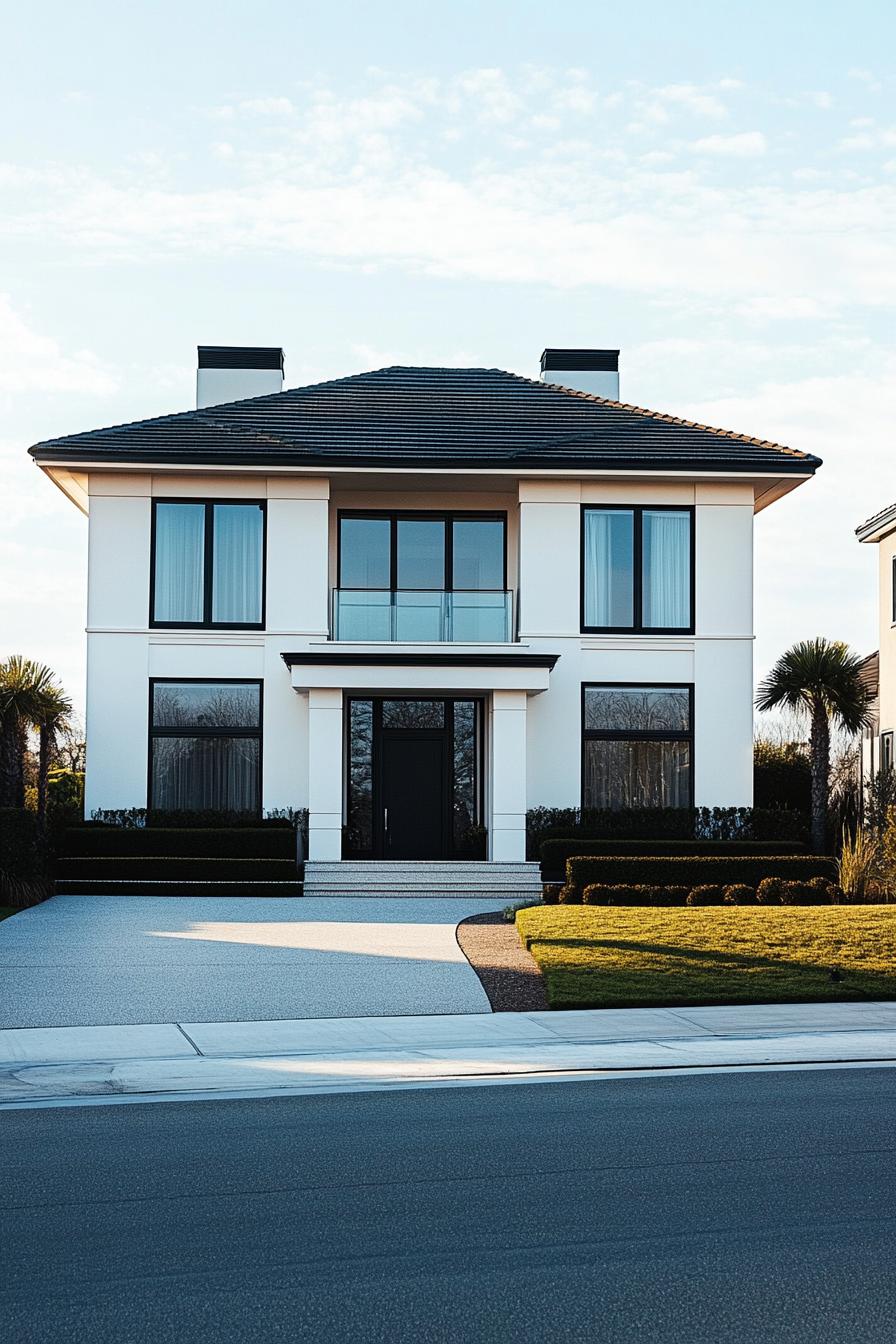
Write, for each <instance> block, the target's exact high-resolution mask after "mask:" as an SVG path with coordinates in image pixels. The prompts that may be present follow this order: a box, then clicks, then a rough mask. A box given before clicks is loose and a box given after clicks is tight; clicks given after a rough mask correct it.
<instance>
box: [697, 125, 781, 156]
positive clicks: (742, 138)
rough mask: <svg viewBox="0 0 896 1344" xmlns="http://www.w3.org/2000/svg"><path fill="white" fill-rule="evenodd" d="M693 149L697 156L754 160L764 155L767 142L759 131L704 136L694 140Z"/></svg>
mask: <svg viewBox="0 0 896 1344" xmlns="http://www.w3.org/2000/svg"><path fill="white" fill-rule="evenodd" d="M693 148H694V149H695V150H696V151H697V153H698V154H715V155H719V156H720V157H723V158H733V159H756V158H761V157H762V155H763V154H764V153H765V151H766V148H767V142H766V138H765V136H764V135H763V134H762V132H761V131H741V132H740V133H739V134H738V135H706V136H704V137H703V138H702V139H701V140H695V141H694V144H693Z"/></svg>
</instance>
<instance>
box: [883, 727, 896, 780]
mask: <svg viewBox="0 0 896 1344" xmlns="http://www.w3.org/2000/svg"><path fill="white" fill-rule="evenodd" d="M894 765H896V758H894V755H893V733H892V732H887V733H881V735H880V769H881V771H884V770H892V769H893V767H894Z"/></svg>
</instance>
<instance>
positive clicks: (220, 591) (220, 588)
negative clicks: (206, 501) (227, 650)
mask: <svg viewBox="0 0 896 1344" xmlns="http://www.w3.org/2000/svg"><path fill="white" fill-rule="evenodd" d="M214 514H215V549H214V557H215V558H214V573H213V582H212V620H213V621H232V622H234V623H235V624H247V625H249V624H252V623H254V622H260V621H261V570H262V539H263V527H262V521H263V519H262V511H261V509H260V508H259V506H258V505H257V504H216V505H215V510H214Z"/></svg>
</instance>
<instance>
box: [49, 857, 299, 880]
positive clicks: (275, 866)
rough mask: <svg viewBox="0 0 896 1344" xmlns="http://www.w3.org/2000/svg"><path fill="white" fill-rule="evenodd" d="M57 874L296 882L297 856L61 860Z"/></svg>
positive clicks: (68, 877)
mask: <svg viewBox="0 0 896 1344" xmlns="http://www.w3.org/2000/svg"><path fill="white" fill-rule="evenodd" d="M57 877H58V878H59V879H60V881H62V880H72V881H74V880H79V879H80V880H81V881H90V880H92V879H96V881H98V882H102V881H104V880H106V881H109V880H111V879H113V878H117V879H124V878H132V879H133V880H134V881H139V880H140V879H141V878H154V879H157V880H170V881H172V882H177V881H180V882H187V881H197V882H201V881H203V880H209V881H210V880H213V879H214V880H216V881H228V882H238V881H240V880H241V879H243V880H245V881H247V882H261V881H283V882H289V881H291V880H292V881H294V880H295V879H296V877H297V869H296V864H295V860H294V859H225V858H215V859H212V858H170V859H164V858H160V857H159V856H158V855H139V856H136V855H135V856H132V857H130V858H122V857H118V856H113V857H109V858H96V857H95V856H94V857H91V858H78V859H60V861H59V863H58V864H57Z"/></svg>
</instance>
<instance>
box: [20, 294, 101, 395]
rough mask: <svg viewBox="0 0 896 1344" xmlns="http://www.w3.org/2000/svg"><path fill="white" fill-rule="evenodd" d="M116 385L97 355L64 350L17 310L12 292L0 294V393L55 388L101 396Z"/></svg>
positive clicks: (28, 391)
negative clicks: (11, 295)
mask: <svg viewBox="0 0 896 1344" xmlns="http://www.w3.org/2000/svg"><path fill="white" fill-rule="evenodd" d="M116 385H117V380H116V378H115V376H114V374H113V373H112V371H111V370H110V369H108V368H107V367H105V366H104V365H103V363H102V362H101V361H100V360H99V359H98V358H97V356H96V355H94V354H92V353H91V352H90V351H89V350H73V351H72V352H71V353H70V354H66V353H64V352H63V351H62V349H61V348H60V346H59V344H58V343H57V342H56V341H54V340H52V339H51V338H50V337H49V336H43V335H41V334H40V333H39V332H37V331H35V330H34V328H33V327H32V326H30V325H29V324H28V322H27V321H26V320H25V319H24V318H23V317H22V316H21V315H20V314H19V313H18V312H16V310H15V309H14V308H13V305H12V301H11V299H10V297H9V295H7V294H0V393H2V394H18V393H22V392H27V393H34V392H46V391H47V389H52V390H53V391H55V392H79V393H84V394H94V395H97V394H98V395H101V396H102V395H105V394H107V393H109V392H112V391H114V390H115V387H116Z"/></svg>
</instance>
